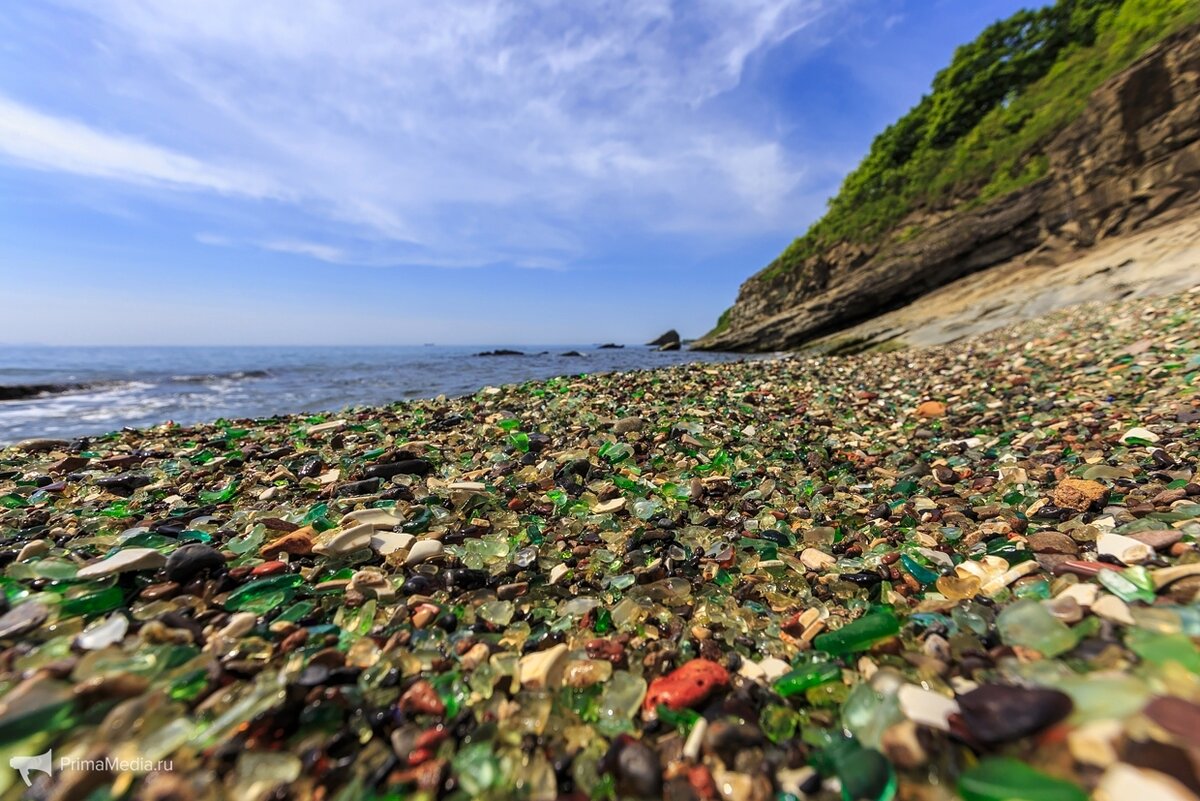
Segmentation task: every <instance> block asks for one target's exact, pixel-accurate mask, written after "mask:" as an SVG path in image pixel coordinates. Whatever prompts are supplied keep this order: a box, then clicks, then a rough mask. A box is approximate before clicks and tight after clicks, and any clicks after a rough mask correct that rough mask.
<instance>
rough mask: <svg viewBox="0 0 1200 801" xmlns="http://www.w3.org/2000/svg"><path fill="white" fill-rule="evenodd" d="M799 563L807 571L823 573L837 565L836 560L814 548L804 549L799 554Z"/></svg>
mask: <svg viewBox="0 0 1200 801" xmlns="http://www.w3.org/2000/svg"><path fill="white" fill-rule="evenodd" d="M800 563H801V564H803V565H804V566H805V567H807V568H808V569H809V570H815V571H817V572H823V571H825V570H828V569H829V568H831V567H833V566H834V565H836V564H837V559H835V558H834V557H832V556H830V555H829V554H827V553H825V552H824V551H818V550H817V549H816V548H805V549H804V550H803V551H801V552H800Z"/></svg>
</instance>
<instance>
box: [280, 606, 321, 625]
mask: <svg viewBox="0 0 1200 801" xmlns="http://www.w3.org/2000/svg"><path fill="white" fill-rule="evenodd" d="M316 608H317V605H316V604H315V603H313V602H312V601H297V602H296V603H294V604H292V605H291V606H289V607H288V608H287V609H285V610H283V611H282V612H281V613H280V614H279V616H278V617H277V618H275V620H276V621H282V622H284V623H299V622H300V621H301V620H303V619H304V618H306V617H308V616H309V615H310V614H312V611H313V610H314V609H316Z"/></svg>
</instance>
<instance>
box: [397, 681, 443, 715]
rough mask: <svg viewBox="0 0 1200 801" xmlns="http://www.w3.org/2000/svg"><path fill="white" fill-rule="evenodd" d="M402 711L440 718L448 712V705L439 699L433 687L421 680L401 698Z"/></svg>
mask: <svg viewBox="0 0 1200 801" xmlns="http://www.w3.org/2000/svg"><path fill="white" fill-rule="evenodd" d="M400 709H402V710H403V711H405V712H408V713H409V714H413V713H416V714H424V715H439V716H440V715H441V714H442V713H444V712H445V711H446V705H445V704H443V703H442V699H441V698H439V697H438V694H437V690H435V689H433V685H432V684H430V683H429V682H427V681H425V680H424V679H421V680H420V681H418V682H417V683H416V684H414V685H413V686H411V687H409V688H408V690H407V691H406V692H405V693H404V695H402V696H400Z"/></svg>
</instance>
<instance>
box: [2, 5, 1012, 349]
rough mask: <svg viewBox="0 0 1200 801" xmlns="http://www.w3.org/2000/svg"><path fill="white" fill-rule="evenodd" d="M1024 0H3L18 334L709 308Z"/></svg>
mask: <svg viewBox="0 0 1200 801" xmlns="http://www.w3.org/2000/svg"><path fill="white" fill-rule="evenodd" d="M1024 5H1028V3H1019V2H1008V1H1007V0H726V1H724V2H719V1H718V0H679V1H678V2H669V1H668V0H661V1H660V0H647V1H646V2H635V1H632V0H631V1H630V2H615V1H613V2H605V1H604V0H600V1H599V2H590V1H589V0H571V1H570V2H566V1H563V2H544V1H543V0H480V1H479V2H436V3H429V2H416V1H415V0H413V1H411V2H393V1H392V0H356V2H341V1H340V0H321V1H320V2H317V1H315V0H314V1H312V2H310V1H309V0H303V1H302V0H255V2H249V3H248V2H244V0H204V2H195V1H193V2H185V1H184V0H175V1H174V2H166V1H165V0H163V1H160V2H153V1H152V0H128V2H125V1H121V0H79V2H61V3H57V2H55V3H51V2H24V3H13V4H8V5H6V7H5V9H4V11H3V12H2V13H0V299H2V300H0V342H8V343H35V342H36V343H47V344H239V343H241V344H403V343H422V342H438V343H483V344H486V343H559V342H563V343H565V342H572V343H576V342H577V343H587V342H597V341H608V340H617V341H630V342H636V341H642V340H645V339H648V338H650V337H653V336H655V335H657V334H658V333H660V332H661V331H662V330H664V329H666V328H669V327H674V328H678V329H679V330H680V331H681V333H683V334H684V335H685V336H698V335H700V334H702V333H703V332H704V331H706V330H707V329H708V328H709V327H710V326H711V325H712V323H713V322H714V321H715V319H716V317H717V315H718V314H719V313H720V312H721V311H722V310H723V309H724V308H725V307H727V306H728V305H730V303H731V302H732V301H733V298H734V297H735V296H736V293H737V288H738V285H739V284H740V283H741V282H742V281H743V280H744V279H745V278H747V277H748V276H749V275H751V274H752V273H754V272H755V271H757V270H758V269H759V268H761V267H762V266H764V265H765V264H766V263H767V262H769V261H770V260H771V259H772V258H773V257H774V256H775V255H776V254H777V253H778V252H779V251H780V250H781V249H782V248H783V247H784V246H785V245H786V244H787V243H788V242H790V241H791V240H792V239H793V238H795V237H796V236H797V235H799V234H800V233H802V232H803V230H804V229H805V227H806V226H807V225H808V224H809V223H810V222H812V220H814V219H815V218H816V217H817V216H819V214H820V212H821V210H822V209H823V208H824V203H825V199H826V198H828V197H829V196H830V195H831V194H833V192H834V191H836V188H837V186H838V184H839V182H840V180H841V178H842V176H843V175H844V174H845V173H846V172H847V171H848V170H849V169H850V168H851V167H853V166H854V165H855V164H856V163H857V162H858V160H859V159H860V158H861V157H862V155H863V154H864V153H865V152H866V149H867V147H868V146H869V144H870V142H871V139H872V138H873V137H874V135H875V134H876V133H878V132H879V131H880V130H881V129H882V128H883V127H884V126H886V125H887V124H889V123H890V122H892V121H893V120H895V118H897V117H898V116H899V115H900V114H902V113H903V112H904V111H905V110H907V109H908V108H909V107H911V106H912V105H913V104H914V103H915V102H916V101H917V100H918V99H919V98H920V96H921V94H922V93H923V92H924V91H925V90H926V89H927V88H928V86H929V82H930V80H931V79H932V77H933V74H934V73H935V72H936V71H937V70H938V69H939V68H940V67H942V66H944V65H945V64H946V63H947V62H948V60H949V58H950V56H951V54H952V52H953V50H954V47H955V46H956V45H958V44H961V43H963V42H965V41H968V40H970V39H972V38H974V36H975V35H976V34H977V33H978V32H979V31H980V30H981V29H982V28H983V27H984V26H985V25H986V24H988V23H989V22H992V21H994V20H995V19H998V18H1000V17H1003V16H1007V15H1009V14H1011V13H1012V12H1013V11H1015V10H1016V9H1018V8H1020V7H1022V6H1024Z"/></svg>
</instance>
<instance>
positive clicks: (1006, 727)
mask: <svg viewBox="0 0 1200 801" xmlns="http://www.w3.org/2000/svg"><path fill="white" fill-rule="evenodd" d="M958 706H959V714H960V715H961V716H962V720H963V724H964V725H965V727H966V730H967V732H968V733H970V735H971V737H972V738H973V739H975V740H976V741H977V742H979V743H981V744H983V745H997V744H999V743H1007V742H1011V741H1013V740H1019V739H1021V738H1022V737H1028V736H1030V735H1032V734H1036V733H1037V732H1039V731H1042V730H1043V729H1045V728H1047V727H1048V726H1052V725H1054V724H1055V723H1058V722H1059V721H1060V720H1062V719H1064V718H1065V717H1066V716H1067V715H1069V714H1071V710H1072V708H1073V704H1072V703H1071V698H1070V696H1068V695H1067V694H1066V693H1062V692H1059V691H1058V690H1050V689H1045V688H1040V687H1017V686H1014V685H1008V684H984V685H981V686H979V687H977V688H975V689H974V690H971V691H970V692H968V693H966V694H965V695H960V696H959V697H958Z"/></svg>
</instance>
